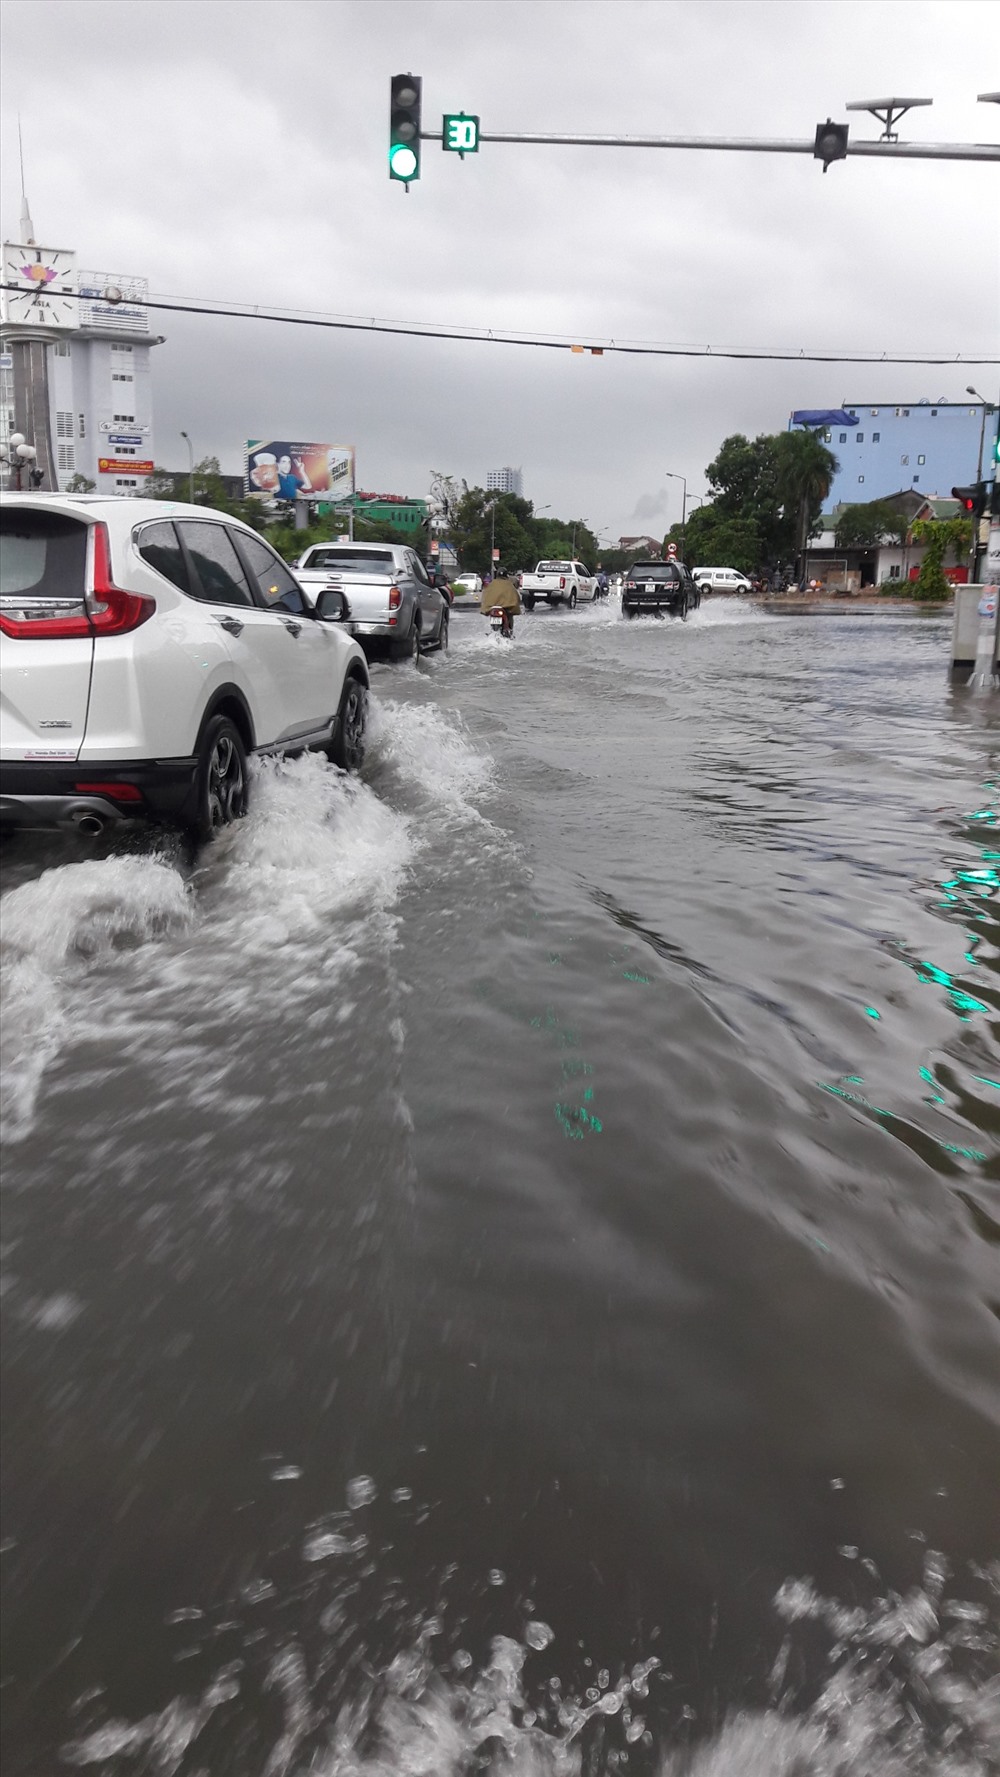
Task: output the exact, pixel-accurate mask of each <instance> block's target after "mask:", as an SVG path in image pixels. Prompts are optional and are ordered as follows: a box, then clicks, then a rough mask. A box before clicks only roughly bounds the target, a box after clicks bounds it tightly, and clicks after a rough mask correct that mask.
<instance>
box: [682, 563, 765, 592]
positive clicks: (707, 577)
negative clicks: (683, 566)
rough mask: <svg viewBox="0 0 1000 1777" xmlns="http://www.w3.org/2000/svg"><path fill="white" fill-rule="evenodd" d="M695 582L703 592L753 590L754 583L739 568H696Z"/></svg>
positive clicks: (694, 571)
mask: <svg viewBox="0 0 1000 1777" xmlns="http://www.w3.org/2000/svg"><path fill="white" fill-rule="evenodd" d="M693 574H694V580H695V584H696V585H697V586H700V588H701V590H702V592H729V593H746V592H753V583H752V581H750V580H748V579H747V576H746V575H745V574H741V573H740V571H739V569H738V568H695V569H694V570H693Z"/></svg>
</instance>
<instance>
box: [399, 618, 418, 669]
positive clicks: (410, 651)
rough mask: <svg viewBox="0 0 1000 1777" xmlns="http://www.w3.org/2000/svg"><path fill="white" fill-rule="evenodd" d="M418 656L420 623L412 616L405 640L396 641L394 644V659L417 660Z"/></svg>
mask: <svg viewBox="0 0 1000 1777" xmlns="http://www.w3.org/2000/svg"><path fill="white" fill-rule="evenodd" d="M419 658H420V625H419V623H418V622H417V620H416V618H414V619H413V624H412V627H411V629H410V633H409V635H408V636H407V637H406V640H405V641H403V642H397V644H396V659H397V660H419Z"/></svg>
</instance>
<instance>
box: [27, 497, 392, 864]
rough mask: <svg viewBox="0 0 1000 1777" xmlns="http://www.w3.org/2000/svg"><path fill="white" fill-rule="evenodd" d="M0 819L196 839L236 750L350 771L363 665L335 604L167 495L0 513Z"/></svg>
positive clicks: (212, 821)
mask: <svg viewBox="0 0 1000 1777" xmlns="http://www.w3.org/2000/svg"><path fill="white" fill-rule="evenodd" d="M0 530H2V534H3V548H2V550H0V631H2V632H3V651H2V662H0V693H2V694H0V758H2V763H0V825H3V826H15V827H67V828H71V829H76V831H77V832H80V833H85V834H93V835H96V834H98V833H100V832H102V831H103V829H104V828H105V827H108V826H114V825H115V824H116V823H117V822H119V821H123V820H141V821H154V822H156V821H166V822H173V823H176V824H177V825H178V826H181V827H184V828H186V829H187V830H188V831H190V832H192V833H194V834H195V835H197V836H198V837H199V838H207V837H209V836H210V835H211V833H212V832H213V831H214V830H215V829H216V828H218V827H222V826H225V825H227V824H228V822H230V821H232V820H235V819H236V818H238V816H240V815H242V814H243V813H244V811H245V809H246V806H247V800H248V795H249V789H250V773H249V770H248V766H247V761H248V759H249V757H250V756H251V755H252V754H254V753H289V752H296V753H301V752H304V751H305V750H306V749H307V748H310V747H315V748H319V749H321V750H322V751H324V752H325V753H327V754H328V756H329V757H330V758H331V759H332V760H333V761H334V762H335V763H336V764H337V765H340V766H344V767H347V768H350V769H356V768H357V767H358V766H359V765H360V764H361V761H362V759H363V757H364V738H365V718H366V709H367V699H368V671H367V668H366V666H365V661H364V655H363V654H362V652H361V649H360V648H359V647H358V646H357V644H356V643H355V642H352V641H351V639H350V637H349V636H348V635H347V634H345V632H344V623H343V617H344V601H343V599H342V597H341V596H340V594H339V593H328V594H326V595H325V597H323V598H322V599H320V600H319V601H317V604H316V606H315V608H313V607H312V606H311V605H310V603H309V602H308V601H307V600H306V599H305V598H304V597H303V593H302V588H301V587H300V586H299V583H298V581H297V580H296V578H295V575H294V574H293V573H291V572H290V571H289V569H288V568H287V567H286V566H285V563H284V562H283V561H282V560H281V558H280V556H278V555H276V554H275V552H274V550H273V549H272V548H271V547H270V544H268V543H266V542H265V541H264V538H263V537H259V536H258V535H257V533H256V531H253V530H251V529H250V527H249V526H248V525H245V524H241V523H240V522H239V520H238V519H235V518H227V517H226V516H225V515H224V514H223V513H221V512H213V511H211V510H210V509H209V508H208V507H205V506H188V505H184V504H182V503H181V502H180V501H173V500H171V501H169V502H166V501H161V500H144V499H129V498H118V497H114V496H112V497H101V496H97V497H95V498H92V497H90V496H88V495H86V494H40V493H37V494H36V493H32V494H23V495H22V494H18V495H12V494H5V495H4V496H3V498H2V500H0Z"/></svg>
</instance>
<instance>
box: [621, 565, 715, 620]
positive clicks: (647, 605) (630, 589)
mask: <svg viewBox="0 0 1000 1777" xmlns="http://www.w3.org/2000/svg"><path fill="white" fill-rule="evenodd" d="M700 604H701V592H700V590H699V588H698V586H697V584H696V582H695V581H694V580H693V579H692V578H691V575H690V573H689V572H688V570H687V568H686V567H685V566H684V563H683V562H681V561H636V562H633V563H632V566H631V567H630V568H629V570H628V573H627V574H626V575H625V584H624V586H623V587H622V610H623V612H624V613H625V616H626V617H649V616H654V617H655V616H659V615H660V614H661V613H662V612H664V611H668V612H669V613H670V616H671V617H680V618H681V620H682V621H684V619H686V617H687V614H688V612H689V611H696V610H697V609H698V606H699V605H700Z"/></svg>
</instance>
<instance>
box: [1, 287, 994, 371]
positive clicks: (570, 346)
mask: <svg viewBox="0 0 1000 1777" xmlns="http://www.w3.org/2000/svg"><path fill="white" fill-rule="evenodd" d="M0 289H2V290H8V291H16V292H18V294H23V286H22V285H20V284H0ZM59 294H60V296H61V297H63V298H67V297H68V298H71V299H72V298H75V299H76V300H77V301H80V302H93V301H94V300H95V298H94V297H93V296H89V295H88V296H82V295H81V294H80V293H79V292H78V291H75V290H74V291H69V290H65V291H60V292H59ZM127 300H128V302H129V306H133V307H142V308H148V309H155V310H157V312H159V313H162V314H174V315H205V316H208V317H210V318H213V317H214V318H216V319H220V320H236V321H271V322H275V323H277V324H279V325H281V326H286V327H318V328H322V329H324V330H332V331H338V332H346V333H378V334H382V335H387V336H388V337H390V338H393V337H395V338H399V339H440V340H448V341H453V342H458V343H461V344H478V345H506V346H528V347H531V348H533V349H535V350H543V351H558V352H567V351H568V352H575V353H578V354H579V353H581V352H582V353H590V354H591V355H592V356H594V357H604V356H606V355H608V354H610V353H613V352H614V353H618V354H619V355H624V356H626V357H633V358H702V359H724V360H729V361H737V362H752V363H772V364H912V365H927V366H930V367H934V366H935V365H937V366H941V367H947V366H948V365H949V364H955V365H962V364H964V365H970V366H971V365H974V366H977V367H989V366H993V365H997V364H1000V358H988V357H964V356H963V355H962V354H961V353H954V354H952V355H949V356H937V355H933V354H915V355H913V356H903V355H898V354H896V353H890V352H881V353H880V352H807V351H806V350H805V349H804V348H800V349H799V350H798V351H796V350H788V351H775V350H753V349H750V350H738V349H736V348H733V347H721V346H711V345H659V344H655V343H653V342H651V341H634V342H631V343H629V342H620V341H617V340H614V339H604V340H602V339H593V338H591V339H590V340H586V341H584V342H579V341H578V340H573V339H572V337H571V336H570V335H566V334H564V335H562V336H561V337H559V338H554V337H552V336H551V335H549V336H545V335H534V334H522V333H515V332H511V331H504V330H503V329H497V328H485V327H477V328H471V329H470V328H466V329H460V328H456V327H441V326H436V325H431V324H425V323H416V324H413V323H409V322H405V321H391V320H378V319H377V318H376V317H375V316H373V317H372V318H371V320H368V321H366V320H362V319H360V318H358V319H348V318H346V317H343V316H333V315H323V314H321V313H317V312H305V313H296V312H295V311H292V310H281V309H277V308H271V307H264V306H261V305H260V304H254V305H252V306H251V305H244V306H240V307H230V306H227V305H224V304H221V303H212V302H207V301H203V302H177V301H174V300H164V299H157V298H152V297H147V296H142V297H139V298H135V299H127Z"/></svg>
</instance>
